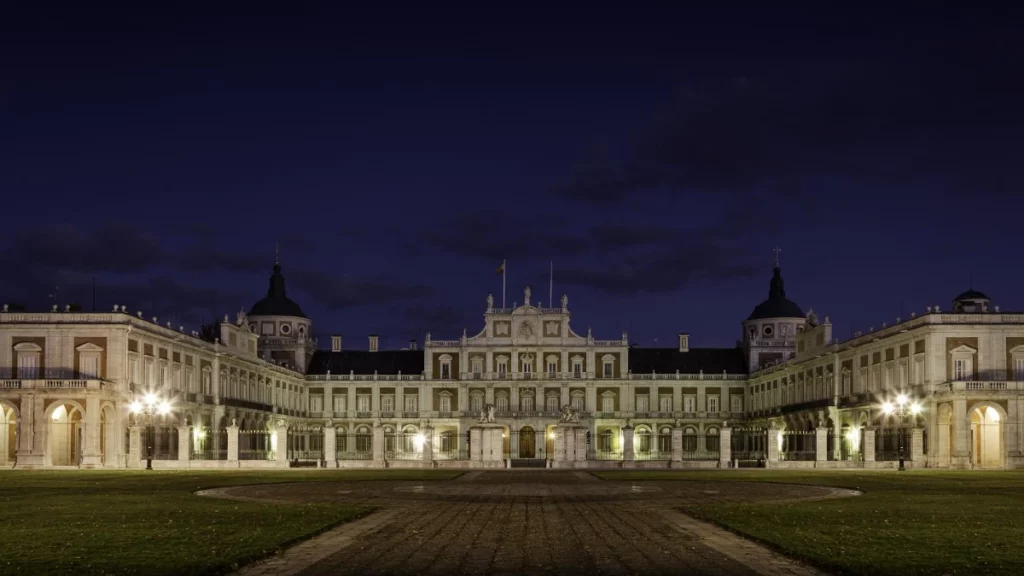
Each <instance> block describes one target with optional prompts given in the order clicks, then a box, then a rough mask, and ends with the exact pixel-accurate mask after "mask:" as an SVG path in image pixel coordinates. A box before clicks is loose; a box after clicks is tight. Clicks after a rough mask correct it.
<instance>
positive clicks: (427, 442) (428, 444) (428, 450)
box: [373, 426, 434, 463]
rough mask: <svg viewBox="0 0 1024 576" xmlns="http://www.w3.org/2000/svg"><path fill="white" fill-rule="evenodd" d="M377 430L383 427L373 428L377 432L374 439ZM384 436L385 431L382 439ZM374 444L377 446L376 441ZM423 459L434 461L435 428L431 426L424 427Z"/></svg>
mask: <svg viewBox="0 0 1024 576" xmlns="http://www.w3.org/2000/svg"><path fill="white" fill-rule="evenodd" d="M377 430H382V429H381V428H374V429H373V431H374V434H375V436H374V439H376V432H377ZM383 437H384V435H383V432H381V439H382V440H383ZM374 446H375V447H376V443H375V444H374ZM423 461H424V462H431V463H432V462H433V461H434V428H433V427H431V426H427V427H426V428H424V429H423Z"/></svg>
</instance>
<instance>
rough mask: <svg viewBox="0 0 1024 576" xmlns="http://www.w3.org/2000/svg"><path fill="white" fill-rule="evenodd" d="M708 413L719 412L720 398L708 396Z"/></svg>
mask: <svg viewBox="0 0 1024 576" xmlns="http://www.w3.org/2000/svg"><path fill="white" fill-rule="evenodd" d="M708 412H718V396H708Z"/></svg>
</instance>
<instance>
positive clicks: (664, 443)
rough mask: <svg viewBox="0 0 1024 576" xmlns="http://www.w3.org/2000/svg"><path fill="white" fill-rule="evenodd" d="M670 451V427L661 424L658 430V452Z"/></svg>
mask: <svg viewBox="0 0 1024 576" xmlns="http://www.w3.org/2000/svg"><path fill="white" fill-rule="evenodd" d="M671 451H672V429H671V428H669V427H668V426H663V427H662V428H661V430H659V431H658V452H671Z"/></svg>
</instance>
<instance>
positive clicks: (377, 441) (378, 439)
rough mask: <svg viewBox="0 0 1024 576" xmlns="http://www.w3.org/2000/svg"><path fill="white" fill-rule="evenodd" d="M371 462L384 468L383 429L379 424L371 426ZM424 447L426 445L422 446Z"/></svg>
mask: <svg viewBox="0 0 1024 576" xmlns="http://www.w3.org/2000/svg"><path fill="white" fill-rule="evenodd" d="M372 434H373V437H372V438H373V461H374V463H375V464H376V465H377V466H380V467H381V468H383V467H385V463H384V428H382V427H381V426H380V425H379V424H375V425H374V426H373V432H372ZM424 446H426V444H424Z"/></svg>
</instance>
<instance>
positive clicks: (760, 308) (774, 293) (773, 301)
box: [747, 266, 806, 320]
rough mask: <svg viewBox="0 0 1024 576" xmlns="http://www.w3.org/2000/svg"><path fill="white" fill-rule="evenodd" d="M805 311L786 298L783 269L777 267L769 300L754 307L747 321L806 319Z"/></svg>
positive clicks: (769, 289) (770, 286) (769, 290)
mask: <svg viewBox="0 0 1024 576" xmlns="http://www.w3.org/2000/svg"><path fill="white" fill-rule="evenodd" d="M805 317H806V315H805V314H804V311H803V310H801V309H800V306H798V305H797V303H796V302H793V301H792V300H789V299H788V298H786V287H785V283H784V282H783V280H782V269H781V268H779V267H778V266H776V267H775V270H774V274H772V281H771V284H770V285H769V288H768V299H767V300H765V301H764V302H761V303H760V304H758V305H757V306H755V307H754V311H753V312H751V313H750V316H749V317H748V318H747V320H761V319H763V318H805Z"/></svg>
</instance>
